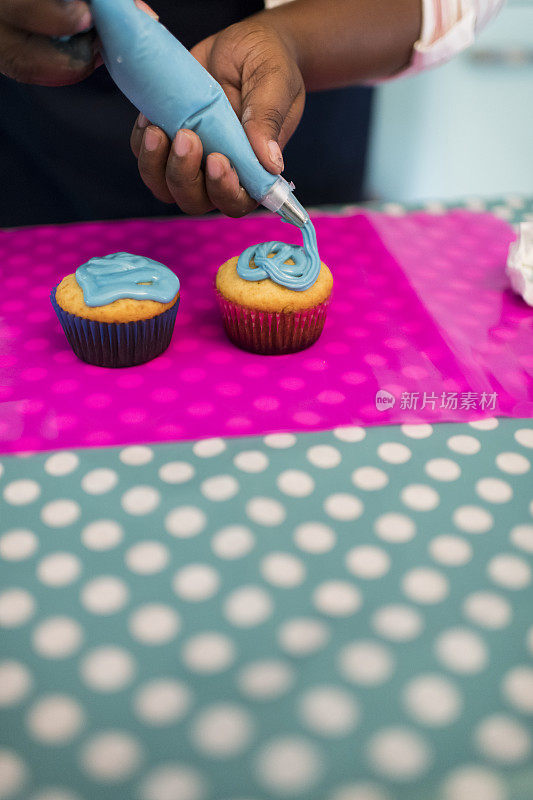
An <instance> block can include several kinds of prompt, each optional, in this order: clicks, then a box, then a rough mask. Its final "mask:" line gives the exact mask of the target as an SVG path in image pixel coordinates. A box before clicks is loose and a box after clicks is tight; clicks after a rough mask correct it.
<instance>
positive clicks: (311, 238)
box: [237, 220, 320, 292]
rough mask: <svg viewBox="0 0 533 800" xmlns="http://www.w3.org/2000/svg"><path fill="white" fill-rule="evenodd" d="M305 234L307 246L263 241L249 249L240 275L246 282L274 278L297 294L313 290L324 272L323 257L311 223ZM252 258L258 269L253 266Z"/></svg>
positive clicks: (239, 266)
mask: <svg viewBox="0 0 533 800" xmlns="http://www.w3.org/2000/svg"><path fill="white" fill-rule="evenodd" d="M301 231H302V236H303V241H304V246H303V247H300V246H299V245H295V244H284V243H283V242H263V243H262V244H256V245H252V246H251V247H247V248H246V250H244V252H243V253H241V255H240V256H239V259H238V261H237V274H238V275H239V276H240V277H241V278H243V279H244V280H245V281H262V280H264V279H265V278H271V280H273V281H274V282H275V283H278V284H279V285H280V286H286V287H287V289H294V290H295V291H297V292H303V291H305V290H306V289H309V288H310V287H311V286H312V285H313V284H314V283H315V281H316V279H317V278H318V275H319V273H320V256H319V255H318V248H317V243H316V233H315V229H314V226H313V223H312V222H311V220H308V222H306V224H305V225H304V226H303V228H302V229H301ZM269 256H270V258H269ZM252 259H253V261H254V264H255V267H252V266H250V262H251V261H252ZM288 259H292V261H294V264H287V260H288Z"/></svg>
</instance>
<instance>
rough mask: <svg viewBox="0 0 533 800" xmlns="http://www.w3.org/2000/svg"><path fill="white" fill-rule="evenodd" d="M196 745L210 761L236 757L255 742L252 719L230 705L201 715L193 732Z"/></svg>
mask: <svg viewBox="0 0 533 800" xmlns="http://www.w3.org/2000/svg"><path fill="white" fill-rule="evenodd" d="M191 736H192V740H193V743H194V745H195V746H196V748H197V749H198V750H200V751H201V752H202V753H204V754H205V755H207V756H209V757H210V758H232V757H234V756H236V755H238V754H239V753H241V752H242V751H243V750H245V749H246V748H247V747H248V746H249V745H250V743H251V740H252V736H253V724H252V719H251V717H250V715H249V714H248V712H246V711H245V710H244V709H242V708H240V707H239V706H235V705H232V704H230V703H219V704H218V705H213V706H209V708H207V709H205V711H202V712H201V713H200V714H198V715H197V717H196V719H195V720H194V724H193V726H192V730H191Z"/></svg>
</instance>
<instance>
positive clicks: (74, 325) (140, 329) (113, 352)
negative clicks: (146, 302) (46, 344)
mask: <svg viewBox="0 0 533 800" xmlns="http://www.w3.org/2000/svg"><path fill="white" fill-rule="evenodd" d="M56 290H57V286H56V287H55V288H54V289H52V292H51V294H50V300H51V302H52V306H53V307H54V311H55V312H56V314H57V318H58V320H59V322H60V323H61V327H62V328H63V330H64V332H65V336H66V337H67V340H68V343H69V344H70V346H71V347H72V349H73V351H74V353H75V354H76V355H77V356H78V358H80V359H81V360H82V361H86V362H87V363H88V364H95V365H96V366H98V367H133V366H136V365H138V364H144V363H145V362H146V361H151V360H152V359H153V358H156V357H157V356H159V355H161V353H163V352H164V351H165V350H166V349H167V347H168V346H169V344H170V340H171V339H172V333H173V331H174V323H175V321H176V314H177V313H178V306H179V302H180V298H179V296H178V299H177V300H176V302H175V303H174V305H173V306H172V307H171V308H169V309H167V310H166V311H163V313H162V314H158V315H157V316H156V317H152V318H151V319H146V320H144V319H143V320H139V321H138V322H95V321H94V320H90V319H84V318H83V317H78V316H76V314H70V313H69V312H68V311H65V310H64V309H62V308H61V306H60V305H59V304H58V302H57V300H56Z"/></svg>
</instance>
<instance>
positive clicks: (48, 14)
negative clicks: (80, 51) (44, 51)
mask: <svg viewBox="0 0 533 800" xmlns="http://www.w3.org/2000/svg"><path fill="white" fill-rule="evenodd" d="M0 21H1V22H3V23H5V24H6V25H10V26H11V27H13V28H17V29H19V30H22V31H30V32H31V33H39V34H42V35H44V36H73V35H74V34H76V33H81V32H82V31H86V30H88V29H89V28H90V27H91V25H92V17H91V12H90V10H89V6H88V5H87V3H84V2H82V0H69V2H59V1H58V0H3V2H2V3H0Z"/></svg>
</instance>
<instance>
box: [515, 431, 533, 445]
mask: <svg viewBox="0 0 533 800" xmlns="http://www.w3.org/2000/svg"><path fill="white" fill-rule="evenodd" d="M514 438H515V439H516V441H517V442H518V444H521V445H522V447H533V428H520V429H519V430H517V431H515V434H514Z"/></svg>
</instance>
